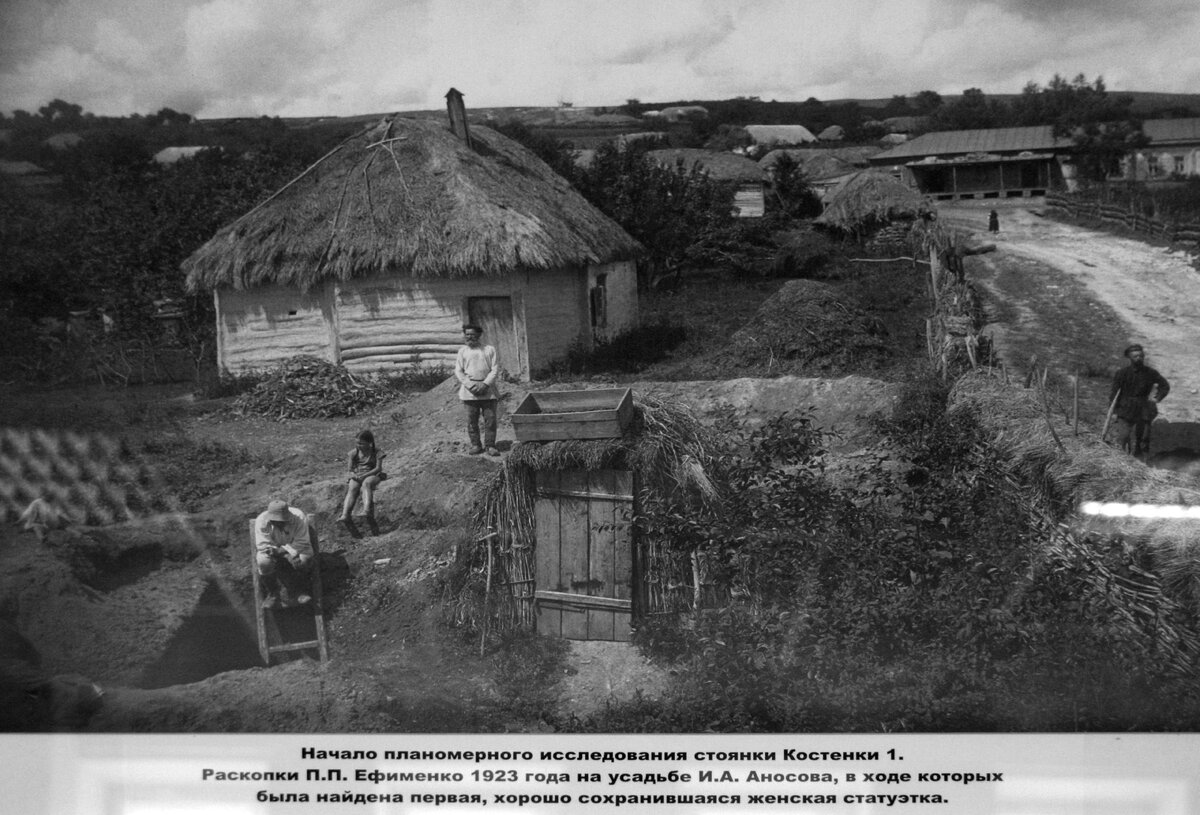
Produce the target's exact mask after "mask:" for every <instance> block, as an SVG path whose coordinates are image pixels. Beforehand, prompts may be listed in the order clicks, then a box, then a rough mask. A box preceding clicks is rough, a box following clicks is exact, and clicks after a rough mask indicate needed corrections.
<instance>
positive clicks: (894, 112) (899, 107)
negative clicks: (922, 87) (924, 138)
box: [883, 94, 913, 118]
mask: <svg viewBox="0 0 1200 815" xmlns="http://www.w3.org/2000/svg"><path fill="white" fill-rule="evenodd" d="M912 112H913V109H912V108H911V107H909V104H908V97H907V96H904V95H901V94H897V95H896V96H893V97H892V98H891V99H889V100H888V103H887V104H886V105H885V106H884V108H883V115H884V116H886V117H889V118H890V117H892V116H911V115H912Z"/></svg>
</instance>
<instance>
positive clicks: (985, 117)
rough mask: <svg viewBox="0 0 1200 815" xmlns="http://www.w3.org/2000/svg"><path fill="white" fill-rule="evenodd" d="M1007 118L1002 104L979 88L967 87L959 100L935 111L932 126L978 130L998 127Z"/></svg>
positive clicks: (941, 128)
mask: <svg viewBox="0 0 1200 815" xmlns="http://www.w3.org/2000/svg"><path fill="white" fill-rule="evenodd" d="M1006 118H1007V111H1006V110H1005V108H1004V106H1003V105H1002V104H1000V103H998V102H995V101H994V100H989V99H988V98H987V94H985V93H984V92H983V91H982V90H980V89H979V88H967V89H966V90H965V91H963V93H962V97H961V98H960V99H959V100H958V101H956V102H952V103H950V104H948V105H942V106H941V107H939V108H937V109H936V110H935V111H934V112H933V116H932V126H933V129H934V130H976V129H983V128H989V127H997V126H999V125H1001V124H1003V123H1004V121H1005V119H1006Z"/></svg>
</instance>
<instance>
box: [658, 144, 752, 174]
mask: <svg viewBox="0 0 1200 815" xmlns="http://www.w3.org/2000/svg"><path fill="white" fill-rule="evenodd" d="M646 155H648V156H649V157H650V158H651V159H653V160H654V161H656V162H658V163H659V164H661V165H664V166H666V167H674V166H675V165H676V164H677V163H678V162H683V166H684V169H688V170H690V169H691V168H692V167H693V166H694V165H697V164H698V165H700V169H701V170H703V171H704V172H706V173H708V175H709V177H710V178H711V179H713V180H714V181H738V182H756V181H762V177H763V171H762V169H761V168H760V167H759V166H758V162H756V161H754V160H753V159H748V158H746V157H745V156H739V155H735V154H733V153H718V152H715V151H713V150H700V149H696V148H672V149H667V150H650V151H649V152H647V153H646Z"/></svg>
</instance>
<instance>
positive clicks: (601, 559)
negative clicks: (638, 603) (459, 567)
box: [534, 470, 634, 642]
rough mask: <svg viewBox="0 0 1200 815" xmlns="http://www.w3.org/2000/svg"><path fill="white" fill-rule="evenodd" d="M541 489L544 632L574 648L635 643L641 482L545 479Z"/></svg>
mask: <svg viewBox="0 0 1200 815" xmlns="http://www.w3.org/2000/svg"><path fill="white" fill-rule="evenodd" d="M537 487H538V491H537V500H536V503H535V507H534V516H535V522H536V524H537V551H536V553H535V562H536V569H535V577H536V580H537V583H536V586H535V589H536V591H535V593H534V597H535V600H536V607H537V620H538V623H537V624H538V631H539V632H541V633H543V634H549V635H551V636H557V637H563V638H565V639H573V640H617V641H622V642H624V641H628V640H629V638H630V630H629V623H630V614H631V611H632V597H633V584H634V574H633V533H632V524H631V517H630V516H631V514H632V510H633V474H632V473H630V472H628V471H623V470H598V471H594V472H587V471H585V470H563V471H558V472H541V473H538V476H537Z"/></svg>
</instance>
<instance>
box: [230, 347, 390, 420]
mask: <svg viewBox="0 0 1200 815" xmlns="http://www.w3.org/2000/svg"><path fill="white" fill-rule="evenodd" d="M392 395H393V394H392V392H391V390H390V389H389V388H388V387H387V386H386V385H383V384H381V383H380V382H378V381H377V380H376V379H374V378H373V377H368V376H354V375H353V374H351V373H350V372H349V371H347V370H346V369H345V368H344V367H343V366H341V365H334V364H333V363H330V362H326V361H325V360H322V359H318V358H316V357H312V356H298V357H292V358H291V359H289V360H288V361H287V362H285V363H283V364H282V365H280V366H279V367H278V368H275V369H273V370H272V371H270V372H269V373H268V374H267V376H266V378H265V379H263V380H262V381H261V382H259V383H258V384H257V385H256V386H255V387H254V389H253V390H251V391H248V392H246V393H244V394H242V395H241V396H239V397H237V399H235V400H234V403H233V407H232V410H233V412H234V414H235V415H238V416H264V417H266V418H268V419H274V420H276V421H284V420H286V419H328V418H331V417H334V416H356V415H358V413H360V412H361V411H363V410H365V409H367V408H370V407H373V406H374V405H377V404H380V403H381V402H385V401H387V400H388V399H389V398H391V396H392Z"/></svg>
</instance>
